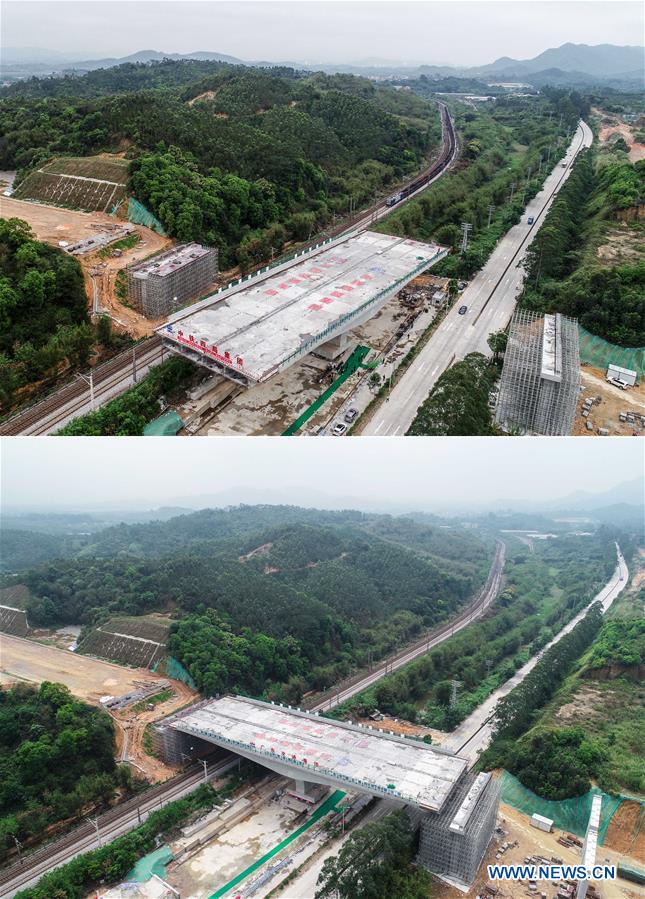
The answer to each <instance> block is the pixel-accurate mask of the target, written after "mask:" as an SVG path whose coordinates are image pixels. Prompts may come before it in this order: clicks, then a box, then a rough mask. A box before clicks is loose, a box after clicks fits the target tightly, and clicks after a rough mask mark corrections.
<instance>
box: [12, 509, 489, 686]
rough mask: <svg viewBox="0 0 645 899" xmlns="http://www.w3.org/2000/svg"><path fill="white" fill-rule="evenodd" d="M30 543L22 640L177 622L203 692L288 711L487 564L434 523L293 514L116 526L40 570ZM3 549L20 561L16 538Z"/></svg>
mask: <svg viewBox="0 0 645 899" xmlns="http://www.w3.org/2000/svg"><path fill="white" fill-rule="evenodd" d="M35 536H36V535H34V534H33V533H29V534H28V535H27V541H30V542H29V546H31V547H32V548H31V549H30V550H29V551H28V552H27V551H26V550H24V543H23V551H24V553H25V554H26V555H27V556H28V557H29V553H31V557H32V558H33V563H32V566H31V568H30V569H29V570H28V571H26V572H25V574H24V576H23V578H22V580H23V582H24V583H25V585H26V586H27V587H28V588H29V591H30V597H29V599H28V600H27V615H28V618H29V622H30V624H31V625H32V626H58V625H62V624H65V623H75V624H81V625H84V626H87V627H90V628H91V627H95V626H97V625H104V630H105V629H107V630H109V629H110V627H111V625H109V624H106V622H107V621H108V619H110V618H112V619H114V618H115V617H119V616H128V617H130V618H132V617H133V616H143V615H147V614H149V613H153V612H156V613H160V614H162V615H164V616H166V617H167V618H171V619H174V620H175V621H176V622H177V624H176V627H174V628H173V631H172V633H171V637H170V643H169V646H170V650H171V652H172V654H173V655H175V656H177V657H178V658H179V659H180V661H182V662H184V664H185V665H186V666H187V667H188V668H189V670H190V672H191V674H192V676H193V677H194V678H195V680H196V682H197V683H198V685H199V686H200V687H202V689H205V690H215V691H217V689H218V688H222V687H223V686H226V688H232V687H236V688H240V689H245V690H250V691H251V692H254V693H256V694H257V693H260V692H261V693H265V692H267V691H268V692H271V691H272V690H273V691H274V692H276V695H277V694H278V693H279V694H280V695H285V696H286V695H287V694H288V695H289V696H291V697H296V696H300V695H301V694H302V692H304V691H305V690H306V689H307V688H316V689H317V688H321V687H326V686H328V685H329V684H331V683H334V682H335V681H336V680H337V679H338V678H339V677H343V676H345V675H346V674H347V673H348V672H349V670H350V669H351V667H352V666H353V665H357V664H364V663H365V662H366V661H367V658H368V653H369V654H370V655H371V657H373V658H375V659H376V658H378V657H381V656H383V655H384V654H386V653H387V652H389V651H391V650H392V649H394V648H398V647H399V646H400V645H402V644H404V643H407V642H409V641H410V640H411V639H413V638H414V637H415V636H416V635H418V634H419V633H420V632H421V631H422V630H423V629H424V628H427V627H430V626H432V625H434V624H435V623H437V622H438V621H440V620H442V619H444V618H446V617H447V616H449V615H451V614H453V613H454V612H455V611H456V610H457V609H458V608H459V607H460V606H461V605H462V604H463V603H465V602H466V601H468V599H469V598H470V597H471V596H472V594H473V593H475V592H476V591H477V590H478V589H479V588H480V587H481V585H482V584H483V582H484V580H485V578H486V575H487V572H488V568H489V565H490V561H491V559H492V555H493V547H492V541H491V540H489V539H488V538H482V537H481V536H480V535H478V534H477V533H476V532H474V531H471V530H465V529H464V530H462V529H459V528H453V527H447V526H446V525H445V523H442V525H441V526H439V525H434V524H433V525H426V524H421V523H418V522H415V521H413V520H411V519H408V518H392V517H390V516H380V515H365V514H361V513H358V512H352V511H347V512H321V511H318V510H312V509H300V508H297V507H292V506H278V507H269V506H259V507H244V506H242V507H238V508H233V509H229V510H203V511H202V512H197V513H194V514H191V515H182V516H178V517H177V518H175V519H171V520H170V521H167V522H152V523H149V524H142V525H121V526H118V527H114V528H109V529H107V530H105V531H103V532H99V533H95V534H92V535H88V538H87V541H86V543H85V545H84V546H83V547H82V548H81V549H80V550H78V549H76V550H74V548H73V547H69V545H67V544H63V546H64V548H65V549H66V550H67V551H68V557H67V558H58V559H52V558H51V556H50V559H49V560H48V561H45V562H44V563H43V564H38V561H39V558H38V556H37V550H36V547H39V546H40V544H41V543H43V544H44V549H43V550H42V551H43V552H47V551H51V552H55V551H56V546H55V545H54V546H53V547H51V548H50V547H49V545H48V544H47V543H46V541H44V540H43V541H39V540H36V541H34V537H35ZM48 539H50V540H51V539H54V538H48ZM62 539H64V538H62ZM10 549H12V552H13V554H14V556H19V553H20V541H19V535H18V534H17V532H15V540H14V542H13V543H12V544H11V545H10ZM19 560H20V561H21V563H23V564H24V561H25V559H23V558H20V559H19ZM130 632H131V629H130V630H128V633H130ZM85 633H87V631H86V632H85ZM105 639H107V638H105ZM81 642H82V641H81ZM104 642H105V640H104ZM214 645H220V646H221V653H222V654H224V653H229V652H230V653H232V654H234V655H235V656H236V658H237V659H238V661H237V662H235V665H234V664H233V660H232V659H231V662H230V664H231V666H232V669H233V668H235V672H233V670H232V669H231V673H230V675H225V674H224V673H223V672H222V670H220V669H218V671H217V672H216V671H215V669H213V668H212V665H213V664H214V663H215V661H217V660H218V659H219V662H218V664H223V662H222V660H221V658H220V657H219V656H213V651H212V647H213V646H214ZM262 647H264V649H262ZM263 653H265V654H266V659H265V662H263V663H262V664H261V661H260V659H261V658H264V655H263ZM240 658H243V659H247V663H245V665H244V666H242V668H240V667H239V665H240V663H239V659H240ZM249 659H253V660H254V662H253V664H252V665H250V664H249V663H248V660H249ZM267 659H270V660H272V661H271V662H269V661H267ZM280 660H281V661H280ZM262 665H265V667H264V668H262ZM262 671H264V674H263V675H262V677H260V680H259V681H258V680H257V678H258V676H259V675H258V672H262ZM265 682H266V683H265ZM271 685H273V686H271ZM289 685H290V686H289ZM284 691H286V693H285V692H284Z"/></svg>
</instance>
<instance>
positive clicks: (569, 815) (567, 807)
mask: <svg viewBox="0 0 645 899" xmlns="http://www.w3.org/2000/svg"><path fill="white" fill-rule="evenodd" d="M501 782H502V802H505V803H506V804H507V805H510V806H512V807H513V808H514V809H517V810H518V811H519V812H522V813H523V814H524V815H528V816H531V815H534V814H538V815H543V816H544V817H545V818H550V819H551V820H552V821H553V823H554V825H555V826H556V827H557V828H558V830H565V831H567V832H568V833H573V834H576V836H579V837H584V835H585V833H586V832H587V824H588V823H589V815H590V813H591V803H592V801H593V797H594V796H598V795H599V796H602V807H601V810H600V829H599V831H598V835H599V843H601V844H602V843H603V841H604V839H605V833H606V831H607V827H608V826H609V822H610V821H611V819H612V816H613V814H614V812H615V811H616V809H617V808H618V806H619V805H620V803H621V802H622V801H623V799H625V798H627V797H624V796H610V795H609V794H608V793H603V792H602V790H599V789H598V788H597V787H594V789H592V790H589V792H588V793H585V794H584V795H583V796H576V797H574V798H573V799H561V800H560V801H556V800H551V799H542V798H541V797H540V796H537V795H536V794H535V793H533V792H532V791H531V790H529V789H528V788H527V787H524V786H522V784H521V783H520V782H519V780H518V779H517V778H516V777H513V775H512V774H509V772H508V771H503V772H502V774H501Z"/></svg>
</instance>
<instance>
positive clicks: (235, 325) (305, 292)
mask: <svg viewBox="0 0 645 899" xmlns="http://www.w3.org/2000/svg"><path fill="white" fill-rule="evenodd" d="M446 252H447V251H446V250H445V249H444V248H443V247H439V246H437V245H435V244H425V243H420V242H418V241H413V240H407V239H406V238H400V237H392V236H391V235H387V234H377V233H375V232H371V231H366V232H364V233H362V234H360V235H358V236H354V237H349V238H348V239H347V240H344V241H342V242H340V243H336V244H334V245H333V246H330V247H329V248H328V249H327V250H324V251H323V252H321V253H318V254H317V255H315V256H313V257H308V258H306V259H304V260H302V261H300V262H297V263H295V264H294V265H293V266H291V267H290V268H289V269H287V270H286V271H280V272H279V273H277V274H275V275H273V276H272V277H269V278H265V279H262V280H260V281H257V282H252V283H250V284H249V286H248V287H246V288H242V289H240V290H238V291H236V292H235V293H234V294H233V295H231V296H227V297H226V298H222V299H220V300H219V301H218V300H217V297H213V302H212V304H211V305H208V303H205V302H201V303H200V304H199V306H198V308H196V309H195V311H194V312H192V313H191V312H190V310H184V311H183V312H182V313H180V314H179V315H177V316H173V318H172V319H170V320H169V321H168V323H167V324H166V325H165V326H164V327H163V328H161V329H160V330H159V334H160V335H161V336H162V337H163V338H164V340H165V341H166V343H167V345H168V346H169V347H170V348H172V347H173V345H174V347H175V348H176V351H178V352H186V353H187V354H190V355H191V358H194V359H195V360H196V361H201V362H203V364H210V365H212V366H213V367H217V366H219V367H220V368H221V370H222V371H223V372H224V373H226V370H228V371H230V372H231V373H235V374H236V375H238V376H240V377H242V378H243V379H246V380H247V381H249V382H254V381H255V382H257V381H264V380H266V379H267V378H269V377H271V376H272V375H273V374H275V373H276V372H277V371H279V370H281V369H283V368H285V367H286V366H288V365H291V364H292V363H293V362H294V361H296V360H297V359H299V358H301V357H302V356H303V355H306V353H308V352H310V351H311V350H312V349H314V348H315V347H316V346H320V345H321V344H322V343H325V342H326V341H328V340H329V339H330V338H332V337H334V336H336V335H338V334H340V333H343V332H344V331H346V330H348V329H349V328H351V327H354V326H355V325H356V324H358V323H359V322H360V321H363V320H365V318H366V317H369V316H370V315H372V314H374V312H376V311H377V310H378V308H380V306H381V305H382V304H383V303H384V302H385V301H386V300H387V298H388V297H389V296H390V295H391V294H392V293H393V292H396V291H397V290H399V289H400V288H401V287H403V286H404V285H405V284H406V283H407V282H408V281H410V280H411V279H412V278H413V277H415V275H417V274H419V273H420V272H422V271H424V270H425V269H427V268H429V267H430V266H431V265H432V264H433V263H435V262H437V261H439V259H441V258H443V257H444V256H445V255H446Z"/></svg>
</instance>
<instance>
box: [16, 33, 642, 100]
mask: <svg viewBox="0 0 645 899" xmlns="http://www.w3.org/2000/svg"><path fill="white" fill-rule="evenodd" d="M162 59H196V60H213V61H217V62H224V63H229V64H231V65H254V66H276V65H286V66H291V67H293V68H297V69H305V70H311V71H324V72H330V73H332V72H345V73H349V74H356V75H367V76H380V77H386V76H392V77H405V76H409V77H418V76H419V75H427V76H428V77H431V78H433V77H446V76H456V77H468V78H480V79H482V80H483V81H487V82H491V81H511V82H513V81H520V82H526V83H529V84H531V85H534V86H538V87H539V86H541V85H542V84H563V85H564V84H568V85H584V84H608V85H612V86H623V87H625V88H628V89H639V88H642V87H643V85H644V83H645V82H644V71H645V48H643V47H640V46H628V47H618V46H615V45H613V44H598V45H596V46H590V45H588V44H572V43H567V44H563V45H562V46H561V47H553V48H550V49H548V50H545V51H544V52H543V53H539V54H538V55H537V56H535V57H533V58H532V59H513V58H511V57H508V56H503V57H500V58H499V59H496V60H495V61H494V62H491V63H488V64H487V65H483V66H471V67H464V66H446V65H440V66H436V65H430V64H428V65H415V66H405V65H404V64H402V63H400V62H388V61H387V60H381V59H363V60H360V61H357V62H350V63H346V64H342V63H320V64H318V63H309V62H307V63H305V62H302V61H297V60H279V61H276V60H251V61H249V60H243V59H238V58H237V57H235V56H228V55H226V54H224V53H214V52H210V51H198V52H194V53H164V52H161V51H158V50H139V51H137V52H136V53H132V54H130V55H129V56H122V57H108V58H105V59H79V58H78V57H74V56H72V55H71V54H65V53H60V52H57V51H55V50H47V49H44V48H39V47H6V48H3V49H2V63H1V74H2V77H3V78H4V79H8V80H17V79H20V78H25V77H29V76H31V75H48V74H62V73H64V72H70V71H73V72H78V73H83V72H89V71H92V70H94V69H100V68H111V67H113V66H117V65H122V64H124V63H149V62H154V61H159V60H162Z"/></svg>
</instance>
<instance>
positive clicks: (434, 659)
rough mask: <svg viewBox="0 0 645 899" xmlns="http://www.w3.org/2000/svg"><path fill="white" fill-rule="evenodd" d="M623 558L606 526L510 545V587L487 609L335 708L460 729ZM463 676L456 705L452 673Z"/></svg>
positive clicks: (507, 573)
mask: <svg viewBox="0 0 645 899" xmlns="http://www.w3.org/2000/svg"><path fill="white" fill-rule="evenodd" d="M614 566H615V553H614V546H613V543H611V540H610V539H608V534H607V532H606V531H604V530H601V531H600V532H598V534H597V535H596V536H595V537H593V538H589V537H585V538H581V537H573V536H564V535H562V536H559V537H558V538H557V539H555V540H549V541H546V542H545V543H543V544H542V545H536V546H535V548H534V551H533V552H530V551H529V550H528V548H526V547H524V546H521V547H519V545H518V544H512V547H511V548H509V551H508V557H507V562H506V567H505V588H504V590H503V591H502V593H501V594H500V596H499V597H498V598H497V600H496V601H495V602H494V603H493V605H492V607H491V609H490V610H489V611H488V612H487V613H486V615H485V616H484V617H483V618H482V619H480V620H478V621H477V623H476V624H471V625H469V626H468V627H466V628H464V629H463V630H462V631H460V632H459V633H458V634H456V635H455V636H453V637H451V638H450V639H449V640H447V641H445V642H444V643H442V644H441V646H438V647H437V648H436V649H433V650H431V651H430V652H429V653H427V654H426V655H424V656H422V657H421V658H419V659H416V660H415V661H413V662H410V664H409V665H405V666H404V667H403V668H401V669H400V670H399V671H397V672H396V673H394V674H392V675H389V676H388V677H384V678H382V679H381V680H379V682H378V684H375V685H374V686H373V687H370V688H369V689H368V690H366V691H365V692H363V693H360V694H358V695H357V696H354V697H353V698H352V699H350V700H348V701H347V702H345V703H343V704H342V705H340V706H338V707H337V708H336V709H335V710H334V711H333V712H330V713H329V714H330V716H332V717H339V718H346V717H350V718H356V717H364V716H366V715H368V714H370V713H371V712H373V711H374V710H375V709H378V710H379V711H381V712H385V713H387V714H389V715H393V716H396V717H398V718H403V719H405V720H408V721H412V722H414V723H416V724H421V725H424V726H427V727H436V728H438V729H440V730H452V729H453V728H454V727H456V726H457V724H459V722H460V721H463V719H464V718H466V717H467V716H468V715H469V714H470V713H471V712H472V711H473V710H474V709H475V708H477V706H478V705H480V704H481V703H482V702H483V701H484V700H485V699H486V698H487V697H488V696H489V695H490V694H491V693H492V692H493V691H494V690H495V689H497V687H499V686H500V685H501V684H503V683H505V682H506V681H507V680H508V679H509V678H510V677H512V676H513V674H514V673H515V671H517V669H518V668H520V667H521V666H522V665H524V664H525V662H527V661H528V659H529V658H531V656H533V655H535V653H537V652H539V650H540V649H541V648H542V647H544V646H545V645H546V644H547V643H548V642H549V641H550V640H551V639H552V638H553V637H554V636H555V634H557V633H558V632H559V631H560V630H561V629H562V627H563V626H564V625H565V624H566V623H567V621H569V620H570V619H571V618H572V617H573V616H574V615H575V613H576V612H577V611H579V610H580V609H581V608H583V607H584V606H585V605H586V604H588V603H589V602H590V600H591V599H592V598H593V596H594V595H595V593H596V592H597V590H598V589H599V587H600V586H601V585H602V584H603V583H604V582H605V581H606V579H607V578H608V577H609V575H610V573H611V572H612V571H613V569H614ZM453 680H458V681H460V683H461V686H460V687H459V691H458V698H457V702H456V704H455V705H451V702H450V697H451V681H453Z"/></svg>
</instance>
